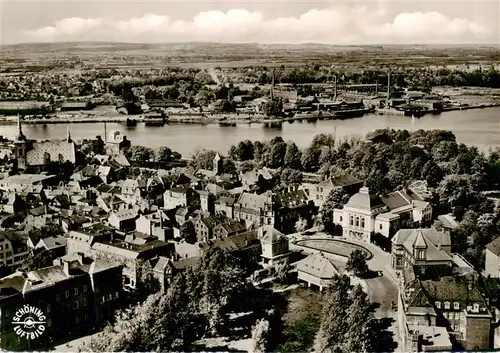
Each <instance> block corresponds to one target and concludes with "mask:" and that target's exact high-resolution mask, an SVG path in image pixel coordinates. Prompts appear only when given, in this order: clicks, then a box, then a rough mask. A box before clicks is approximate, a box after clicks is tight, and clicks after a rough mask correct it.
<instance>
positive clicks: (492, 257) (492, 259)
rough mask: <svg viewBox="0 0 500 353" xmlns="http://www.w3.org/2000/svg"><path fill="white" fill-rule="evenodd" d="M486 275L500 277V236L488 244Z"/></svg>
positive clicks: (485, 264) (485, 263)
mask: <svg viewBox="0 0 500 353" xmlns="http://www.w3.org/2000/svg"><path fill="white" fill-rule="evenodd" d="M484 275H485V276H486V277H492V278H500V237H498V238H496V239H495V240H493V241H492V242H490V243H489V244H488V245H486V255H485V261H484Z"/></svg>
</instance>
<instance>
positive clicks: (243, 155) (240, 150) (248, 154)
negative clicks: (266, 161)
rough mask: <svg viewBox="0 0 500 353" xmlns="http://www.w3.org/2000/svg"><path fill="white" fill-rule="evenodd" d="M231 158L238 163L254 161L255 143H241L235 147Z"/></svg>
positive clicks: (247, 141) (248, 141) (246, 141)
mask: <svg viewBox="0 0 500 353" xmlns="http://www.w3.org/2000/svg"><path fill="white" fill-rule="evenodd" d="M231 153H232V154H231V156H232V157H233V158H235V159H236V160H238V161H242V162H243V161H248V160H250V159H253V153H254V151H253V143H252V141H250V140H245V141H241V142H240V143H238V145H237V146H236V147H235V149H234V151H231Z"/></svg>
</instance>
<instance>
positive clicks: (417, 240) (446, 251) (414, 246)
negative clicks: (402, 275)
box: [391, 228, 453, 271]
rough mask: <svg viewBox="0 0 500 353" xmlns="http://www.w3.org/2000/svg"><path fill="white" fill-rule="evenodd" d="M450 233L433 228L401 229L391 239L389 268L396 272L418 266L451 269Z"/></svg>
mask: <svg viewBox="0 0 500 353" xmlns="http://www.w3.org/2000/svg"><path fill="white" fill-rule="evenodd" d="M452 263H453V256H452V254H451V238H450V233H449V232H445V231H437V230H436V229H434V228H426V229H401V230H399V231H398V232H397V233H396V235H395V236H394V238H392V249H391V266H392V268H393V269H394V270H396V271H401V270H405V269H407V268H413V267H414V266H418V267H420V268H421V269H423V271H425V268H426V267H430V266H448V267H451V266H452Z"/></svg>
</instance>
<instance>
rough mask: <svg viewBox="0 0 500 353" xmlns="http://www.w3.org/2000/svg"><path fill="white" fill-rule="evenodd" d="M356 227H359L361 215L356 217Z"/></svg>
mask: <svg viewBox="0 0 500 353" xmlns="http://www.w3.org/2000/svg"><path fill="white" fill-rule="evenodd" d="M356 227H359V217H356Z"/></svg>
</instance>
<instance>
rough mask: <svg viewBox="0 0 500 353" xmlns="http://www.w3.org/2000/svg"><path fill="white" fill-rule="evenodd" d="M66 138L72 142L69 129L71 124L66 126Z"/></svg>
mask: <svg viewBox="0 0 500 353" xmlns="http://www.w3.org/2000/svg"><path fill="white" fill-rule="evenodd" d="M66 140H67V141H68V142H72V140H71V132H70V131H69V124H68V125H67V126H66Z"/></svg>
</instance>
